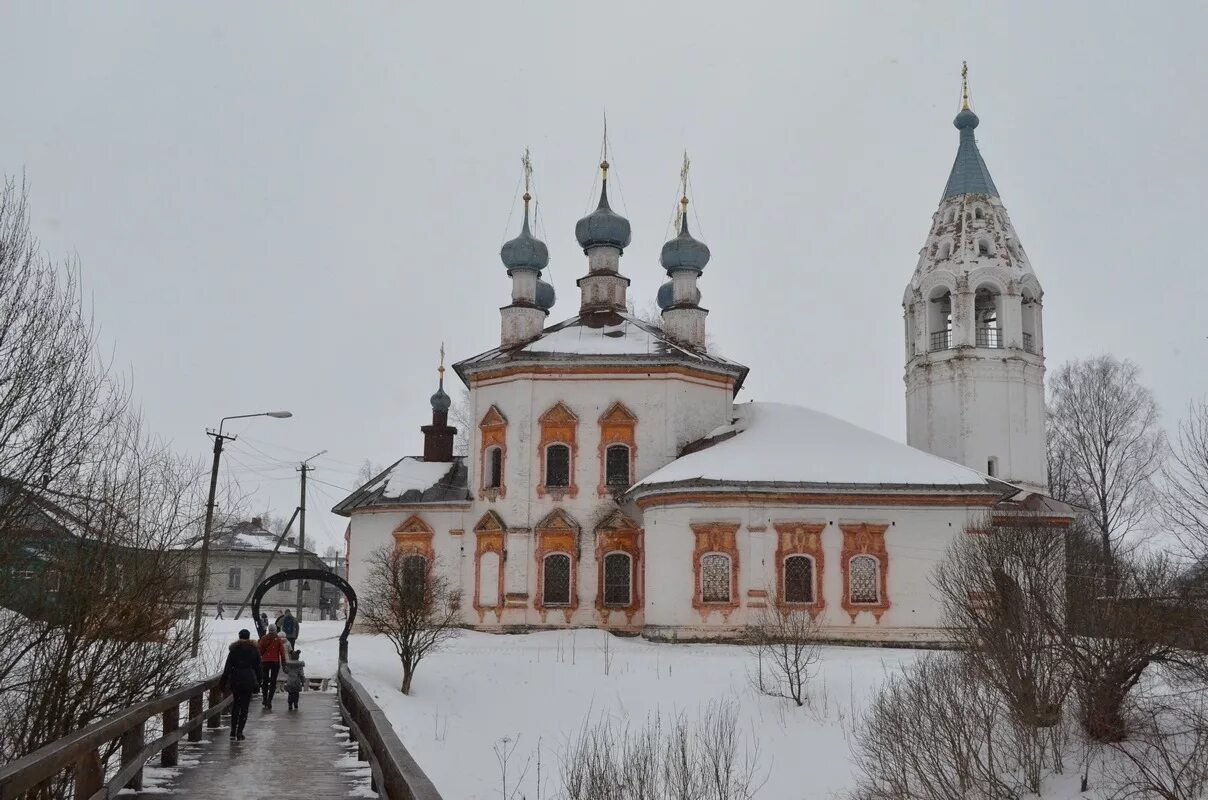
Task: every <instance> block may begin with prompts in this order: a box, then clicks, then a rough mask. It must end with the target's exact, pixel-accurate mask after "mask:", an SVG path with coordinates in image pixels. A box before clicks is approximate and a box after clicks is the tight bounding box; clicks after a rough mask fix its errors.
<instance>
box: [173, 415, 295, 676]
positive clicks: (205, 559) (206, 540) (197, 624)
mask: <svg viewBox="0 0 1208 800" xmlns="http://www.w3.org/2000/svg"><path fill="white" fill-rule="evenodd" d="M292 416H293V414H292V413H290V412H289V411H261V412H260V413H258V414H236V415H235V416H231V417H223V418H222V419H221V420H220V421H219V423H218V431H217V432H214V431H211V430H207V431H206V435H208V436H213V437H214V465H213V466H212V467H211V468H210V499H209V501H208V502H207V503H206V524H205V528H204V530H203V531H202V534H201V569H200V570H199V571H198V573H197V602H196V604H195V607H194V609H193V650H192V654H193V657H194V658H196V657H197V648H198V646H199V645H200V643H201V606H202V604H203V603H204V602H205V598H206V584H207V583H208V582H209V578H210V576H209V574H208V573H207V567H208V566H209V560H210V526H211V525H213V524H214V495H215V494H217V492H218V460H219V458H221V456H222V443H223V442H224V441H227V440H228V439H229V440H230V441H232V442H233V441H235V439H236V437H235V436H231V435H226V434H224V433H223V432H222V426H223V425H225V424H226V421H227V420H228V419H249V418H251V417H273V418H275V419H286V418H287V417H292Z"/></svg>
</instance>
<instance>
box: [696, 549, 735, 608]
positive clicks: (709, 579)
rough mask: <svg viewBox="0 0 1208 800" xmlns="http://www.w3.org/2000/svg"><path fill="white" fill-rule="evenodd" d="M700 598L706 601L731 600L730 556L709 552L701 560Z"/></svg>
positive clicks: (724, 601) (726, 601)
mask: <svg viewBox="0 0 1208 800" xmlns="http://www.w3.org/2000/svg"><path fill="white" fill-rule="evenodd" d="M700 599H701V600H702V601H704V602H706V603H728V602H730V557H729V556H728V555H726V554H724V553H709V554H708V555H705V556H703V557H702V558H701V560H700Z"/></svg>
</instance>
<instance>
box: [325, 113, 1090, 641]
mask: <svg viewBox="0 0 1208 800" xmlns="http://www.w3.org/2000/svg"><path fill="white" fill-rule="evenodd" d="M965 97H966V101H965V102H964V103H963V108H962V110H961V111H960V113H959V114H958V115H957V117H956V119H955V125H956V127H957V129H958V131H959V145H958V150H957V155H956V161H955V164H954V165H953V167H952V172H951V175H950V177H949V179H948V183H947V185H946V186H945V189H944V194H943V197H942V199H941V201H940V205H939V208H938V210H937V211H936V213H935V215H934V217H933V220H932V224H931V229H930V231H928V234H927V237H926V242H925V244H924V246H923V249H922V250H921V251H920V254H919V258H918V264H917V266H916V268H915V270H914V274H913V276H911V278H910V281H909V284H908V285H907V287H906V292H905V295H904V297H903V307H904V310H905V340H906V341H905V361H906V366H905V382H906V406H907V411H908V414H907V416H908V422H907V442H908V444H902V443H900V442H897V441H894V440H892V439H889V438H886V437H884V436H880V435H878V434H875V433H872V432H870V431H867V430H864V429H862V428H859V427H857V426H855V425H852V424H850V423H847V422H844V421H842V420H839V419H836V418H834V417H831V416H829V415H827V414H823V413H820V412H818V411H813V410H811V409H809V408H803V407H801V406H797V405H790V404H781V403H764V402H738V401H737V396H738V394H739V391H740V390H741V389H742V385H743V381H744V379H745V378H746V375H747V368H746V367H744V366H743V365H741V364H738V363H736V362H734V361H730V360H728V359H726V358H723V357H721V356H720V355H717V354H716V353H712V352H710V350H709V348H708V347H707V345H706V336H705V322H706V318H707V315H708V313H709V312H708V311H707V310H706V309H705V308H704V307H702V306H701V305H700V303H701V292H700V289H699V288H698V282H699V281H700V280H701V278H702V276H703V274H704V272H705V270H706V268H707V265H708V263H709V248H708V247H707V246H705V244H704V243H702V242H700V241H698V240H697V239H695V238H693V236H692V234H691V233H690V232H689V229H688V215H687V214H686V213H683V214H681V219H680V223H679V234H678V236H676V237H675V238H674V239H672V240H671V241H669V242H667V243H666V245H664V247H663V250H662V256H661V259H660V261H661V264H662V266H663V268H664V269H665V270H666V271H667V275H668V281H667V282H666V283H665V284H663V286H662V287H661V288H660V290H659V293H658V303H659V306H660V307H661V309H662V320H661V324H651V323H648V322H644V321H642V320H640V319H638V318H636V317H635V316H634V315H633V314H631V313H629V311H628V310H627V308H628V305H627V296H626V293H627V289H628V286H629V279H628V278H626V277H625V276H624V274H623V273H622V271H621V256H622V255H623V254H624V252H625V248H626V247H627V246H628V245H629V241H630V224H629V222H628V220H626V219H625V218H624V217H622V216H620V215H618V214H617V213H616V212H614V211H613V210H612V209H611V208H610V206H609V202H608V166H609V165H608V162H607V161H604V162H603V163H602V164H601V169H602V175H603V180H602V189H601V194H600V202H599V207H598V208H597V209H596V210H595V211H593V212H592V213H590V214H589V215H588V216H586V217H584V218H583V219H581V220H579V222H578V224H577V225H576V227H575V236H576V238H577V240H578V242H579V245H580V246H581V247H582V249H583V252H584V254H585V255H586V261H587V264H586V271H585V273H584V274H583V277H581V278H579V280H578V286H579V289H580V302H579V308H578V313H577V314H575V315H574V316H572V317H571V318H569V319H565V320H563V321H561V322H557V323H555V324H552V325H548V324H547V322H548V321H549V314H550V311H551V308H552V307H553V305H554V291H553V287H552V286H550V285H549V284H548V283H546V282H545V281H543V280H542V279H541V273H542V270H544V269H545V268H546V266H547V264H548V261H549V255H548V251H547V248H546V246H545V244H544V243H542V242H541V241H539V240H537V239H536V238H534V236H533V235H532V233H531V231H530V227H529V201H530V199H531V198H530V197H529V195H528V193H527V191H526V193H525V196H524V202H525V216H524V223H523V226H522V229H521V231H520V235H519V236H518V237H517V238H515V239H513V240H511V241H509V242H507V243H506V244H505V245H504V246H503V248H502V251H501V257H502V260H503V264H504V266H505V267H506V268H507V271H508V275H509V276H510V277H511V279H512V297H511V303H510V304H509V305H506V306H504V307H503V308H502V309H501V314H502V326H501V336H500V342H499V345H498V346H497V347H495V348H493V349H490V350H487V351H486V352H483V353H481V354H479V355H476V356H473V357H470V358H466V359H464V360H462V361H460V362H458V363H456V364H455V365H454V367H453V369H454V370H455V372H456V373H457V376H458V377H459V378H460V379H461V380H462V381H463V382H464V383H465V385H466V386H467V387H468V389H469V412H470V415H471V418H472V419H473V420H475V421H476V425H475V426H474V428H473V430H472V431H470V432H469V434H470V436H469V439H470V448H469V453H468V455H466V456H464V457H461V456H458V457H455V456H454V455H453V440H454V434H455V430H454V428H452V427H451V426H449V425H448V420H447V417H448V411H449V408H450V399H449V397H448V395H447V394H446V393H445V391H444V387H443V378H444V376H443V366H442V370H441V373H442V374H441V386H440V388H439V389H438V390H437V393H436V394H435V395H433V396H432V423H431V424H430V425H425V426H423V428H422V432H423V437H424V450H423V455H422V456H408V457H405V458H402V459H400V460H399V461H397V462H396V463H394V464H393V465H391V466H390V467H389V468H388V469H386V470H385V471H384V472H382V473H381V474H380V475H378V476H376V477H375V478H373V479H372V480H371V481H369V482H368V483H367V484H365V485H364V486H362V487H361V488H360V489H358V490H357V491H355V492H354V493H352V494H351V495H350V496H349V497H347V498H346V499H344V500H343V501H342V502H341V503H340V504H338V505H337V506H336V507H335V508H334V509H333V510H334V511H335V512H336V513H338V514H342V515H344V516H347V517H349V525H348V531H347V534H346V535H347V545H348V562H347V563H348V565H349V567H348V570H349V575H348V577H349V580H350V582H351V583H352V584H353V586H354V587H357V586H360V585H361V584H362V583H363V581H364V577H365V571H366V561H365V559H366V557H367V556H368V554H369V553H371V552H372V551H374V550H375V549H377V548H379V547H381V546H383V545H393V546H396V547H399V548H403V549H404V550H405V551H407V552H408V553H410V554H412V555H413V556H414V557H415V558H416V562H415V564H416V568H419V567H420V566H421V564H422V565H423V566H425V567H430V568H434V569H437V570H439V571H441V572H442V573H443V574H445V575H447V576H448V578H449V580H450V582H451V583H452V585H453V587H454V588H455V589H457V590H459V591H460V593H461V613H462V615H463V620H464V622H465V623H466V624H468V625H472V626H475V627H477V628H481V629H484V630H517V629H535V628H543V627H566V626H587V627H601V628H608V629H615V630H618V631H626V632H634V633H641V634H643V635H645V636H648V637H651V638H660V639H695V638H708V637H717V636H726V635H731V634H733V633H734V632H736V631H739V630H741V629H742V627H743V626H744V625H745V624H747V623H748V622H750V621H752V619H753V612H757V610H758V609H761V608H764V607H766V606H767V604H768V603H772V602H776V603H783V604H785V605H786V606H788V607H792V608H800V609H803V610H806V611H808V612H809V613H810V614H811V615H814V616H815V617H816V618H819V619H820V621H821V624H822V625H823V629H824V633H825V635H826V636H828V637H831V638H835V639H853V640H870V641H911V640H920V639H930V638H937V637H941V636H942V635H943V631H942V628H941V625H942V621H941V612H940V607H939V602H938V600H937V598H936V597H935V593H934V592H933V590H932V587H931V583H930V574H931V572H932V570H933V569H934V567H935V565H936V564H937V562H938V561H939V560H940V559H941V558H942V556H943V554H944V551H945V549H946V548H947V547H948V546H949V544H950V543H951V542H952V541H953V539H954V538H955V537H959V536H965V535H970V534H969V533H968V531H969V530H971V529H972V530H976V529H977V528H978V527H979V526H984V525H985V524H986V520H988V519H996V520H998V521H1004V520H1010V519H1011V518H1013V517H1015V518H1018V515H1019V514H1021V513H1024V512H1026V513H1028V514H1035V513H1040V514H1043V515H1046V516H1047V517H1049V518H1050V520H1051V522H1052V523H1053V524H1056V525H1067V524H1069V522H1070V521H1071V520H1072V513H1071V510H1070V509H1069V508H1068V507H1066V506H1063V505H1061V504H1059V503H1056V502H1055V501H1053V500H1051V499H1049V498H1047V497H1045V496H1044V491H1045V486H1046V466H1045V435H1044V423H1045V419H1044V413H1045V406H1044V355H1043V354H1044V330H1043V325H1042V316H1043V315H1042V303H1041V301H1042V298H1043V294H1042V292H1041V289H1040V284H1039V282H1038V281H1037V278H1036V275H1035V273H1034V272H1033V270H1032V266H1031V263H1030V262H1029V260H1028V257H1027V254H1026V253H1025V252H1024V250H1023V247H1022V245H1021V244H1020V242H1019V239H1018V237H1017V235H1016V233H1015V229H1014V227H1013V226H1012V224H1011V221H1010V218H1009V217H1008V216H1007V212H1006V209H1005V207H1004V206H1003V203H1002V200H1001V198H1000V197H999V195H998V191H997V189H996V188H995V186H994V182H993V181H992V180H991V178H990V174H989V171H988V170H987V169H986V165H985V163H984V161H983V160H982V157H981V154H980V153H979V151H978V147H977V143H976V141H975V139H974V129H975V128H976V127H977V125H978V118H977V116H976V115H975V114H974V113H973V111H972V110H971V109H970V108H969V105H968V101H967V92H966V94H965ZM681 202H682V203H683V204H684V207H685V208H686V205H687V198H686V197H685V198H684V199H683V200H682V201H681ZM420 559H422V562H421V561H420Z"/></svg>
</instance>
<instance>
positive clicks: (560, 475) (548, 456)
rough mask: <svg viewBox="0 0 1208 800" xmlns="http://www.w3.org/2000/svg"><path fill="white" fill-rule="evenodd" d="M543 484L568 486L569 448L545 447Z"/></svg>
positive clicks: (558, 445) (559, 445)
mask: <svg viewBox="0 0 1208 800" xmlns="http://www.w3.org/2000/svg"><path fill="white" fill-rule="evenodd" d="M545 485H546V486H570V448H569V447H567V446H566V445H564V444H551V445H550V446H549V447H547V448H545ZM568 602H569V601H568Z"/></svg>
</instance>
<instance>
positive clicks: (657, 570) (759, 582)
mask: <svg viewBox="0 0 1208 800" xmlns="http://www.w3.org/2000/svg"><path fill="white" fill-rule="evenodd" d="M982 511H983V509H978V508H968V507H942V506H941V507H933V508H926V507H916V506H898V507H893V506H868V507H860V506H849V505H835V506H734V507H729V508H727V507H722V506H717V505H712V504H710V505H674V506H655V507H653V508H650V509H647V511H646V513H645V516H644V523H645V530H646V572H647V582H646V618H645V621H646V629H647V632H648V633H649V634H650V635H652V636H656V637H666V638H686V637H692V636H697V635H709V633H710V629H712V630H713V632H717V631H718V630H731V631H733V630H740V629H741V627H742V626H743V625H745V624H747V623H748V622H751V621H753V620H754V619H757V618H758V614H759V613H760V611H759V608H758V606H759V604H760V603H761V602H762V601H761V599H760V598H759V597H757V596H755V597H753V596H752V595H751V594H750V592H751V591H752V590H755V591H756V592H758V591H767V592H768V593H769V594H774V593H775V590H776V586H777V571H778V570H779V569H780V566H779V565H778V564H777V563H776V551H777V548H778V536H779V534H778V532H777V530H776V528H775V524H776V523H777V522H805V523H820V524H824V525H825V526H826V527H825V528H824V529H823V532H822V552H823V564H822V570H821V571H822V585H821V587H820V595H821V597H822V598H823V599H824V600H825V610H824V611H823V614H822V617H821V619H822V624H823V626H824V631H823V632H824V635H825V636H827V637H833V638H836V639H845V638H851V639H885V640H908V639H912V638H937V637H941V636H942V631H939V630H937V628H938V627H939V626H940V625H941V623H942V620H941V616H940V605H939V602H938V600H937V599H936V597H935V592H934V590H933V589H932V586H931V583H930V576H931V573H932V570H933V569H934V568H935V565H936V563H937V561H938V560H939V559H940V558H942V556H943V554H944V551H945V550H946V549H947V547H948V545H949V544H950V543H951V542H952V540H953V537H955V536H957V535H963V532H964V531H965V529H966V528H967V527H969V526H970V525H972V524H975V522H976V521H977V520H979V519H981V512H982ZM710 522H731V523H739V524H740V527H739V528H738V531H737V547H738V553H739V566H738V570H737V572H738V575H737V580H738V602H739V607H738V608H737V609H736V610H735V611H733V612H732V613H731V614H730V615H729V617H728V619H727V618H724V617H723V615H722V614H721V613H720V612H719V611H712V612H710V613H708V614H707V615H702V611H701V609H698V608H697V607H694V605H693V599H694V597H695V591H696V589H695V582H694V577H695V576H694V574H693V551H694V548H695V546H696V538H695V535H694V533H693V530H692V525H693V524H699V523H710ZM849 523H850V524H859V523H872V524H884V525H888V526H889V527H888V528H887V529H886V531H885V534H884V538H885V548H886V553H887V562H888V572H887V587H886V593H885V596H886V598H887V599H888V601H889V608H888V609H886V610H885V611H884V612H883V613H882V615H881V618H880V621H879V622H878V621H877V619H876V615H875V614H874V613H873V612H872V611H861V612H859V613H858V614H857V616H856V619H855V621H854V622H853V621H852V619H851V617H850V616H849V615H848V613H847V612H846V611H845V610H844V608H843V605H842V601H843V564H842V562H841V551H842V548H843V532H842V530H841V529H840V526H841V525H843V524H849ZM656 575H657V576H658V578H657V580H655V579H652V576H656Z"/></svg>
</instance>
